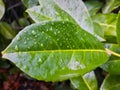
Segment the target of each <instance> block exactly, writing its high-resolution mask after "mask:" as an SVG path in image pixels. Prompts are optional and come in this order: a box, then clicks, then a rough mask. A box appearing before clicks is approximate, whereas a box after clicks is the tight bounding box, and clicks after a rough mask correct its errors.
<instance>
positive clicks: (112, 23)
mask: <svg viewBox="0 0 120 90" xmlns="http://www.w3.org/2000/svg"><path fill="white" fill-rule="evenodd" d="M92 20H93V22H94V23H96V24H97V25H98V28H99V30H100V29H101V30H100V32H104V33H103V35H104V36H116V22H117V14H97V15H95V16H93V17H92ZM95 26H96V25H95ZM96 31H97V28H96Z"/></svg>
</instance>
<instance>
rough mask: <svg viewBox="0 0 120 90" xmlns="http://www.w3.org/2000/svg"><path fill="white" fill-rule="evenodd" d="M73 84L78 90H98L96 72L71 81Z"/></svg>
mask: <svg viewBox="0 0 120 90" xmlns="http://www.w3.org/2000/svg"><path fill="white" fill-rule="evenodd" d="M71 83H72V84H73V86H74V87H75V88H76V89H78V90H98V85H97V79H96V76H95V74H94V72H93V71H92V72H90V73H87V74H85V75H84V76H79V77H76V78H72V79H71Z"/></svg>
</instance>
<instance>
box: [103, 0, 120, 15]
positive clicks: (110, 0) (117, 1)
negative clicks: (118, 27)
mask: <svg viewBox="0 0 120 90" xmlns="http://www.w3.org/2000/svg"><path fill="white" fill-rule="evenodd" d="M106 2H107V3H106V5H105V7H104V8H103V13H110V12H111V11H112V10H114V9H116V8H117V7H119V6H120V0H106Z"/></svg>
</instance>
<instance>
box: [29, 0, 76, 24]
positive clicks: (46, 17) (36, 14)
mask: <svg viewBox="0 0 120 90" xmlns="http://www.w3.org/2000/svg"><path fill="white" fill-rule="evenodd" d="M40 3H41V5H40V6H35V7H32V8H29V9H27V12H28V14H29V15H30V17H31V18H32V19H33V20H34V21H35V22H36V23H39V22H46V21H55V20H56V21H70V22H75V21H74V20H73V19H72V17H71V16H70V15H69V14H67V13H66V12H65V11H63V10H62V9H60V8H59V7H58V5H57V4H55V2H54V1H53V0H44V1H43V0H40Z"/></svg>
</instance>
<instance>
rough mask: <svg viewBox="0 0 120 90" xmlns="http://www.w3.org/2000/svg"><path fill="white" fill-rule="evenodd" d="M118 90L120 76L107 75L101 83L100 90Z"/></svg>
mask: <svg viewBox="0 0 120 90" xmlns="http://www.w3.org/2000/svg"><path fill="white" fill-rule="evenodd" d="M119 89H120V76H119V75H108V76H107V77H106V78H105V80H104V81H103V83H102V86H101V88H100V90H119Z"/></svg>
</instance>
